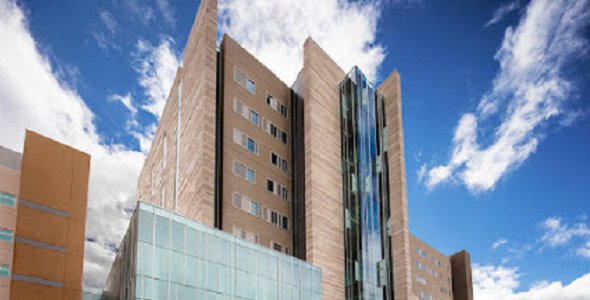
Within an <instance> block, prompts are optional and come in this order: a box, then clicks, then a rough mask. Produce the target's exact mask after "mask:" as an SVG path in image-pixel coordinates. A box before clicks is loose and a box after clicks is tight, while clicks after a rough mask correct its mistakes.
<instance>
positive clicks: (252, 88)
mask: <svg viewBox="0 0 590 300" xmlns="http://www.w3.org/2000/svg"><path fill="white" fill-rule="evenodd" d="M248 91H250V93H252V95H256V83H254V81H252V80H250V79H248Z"/></svg>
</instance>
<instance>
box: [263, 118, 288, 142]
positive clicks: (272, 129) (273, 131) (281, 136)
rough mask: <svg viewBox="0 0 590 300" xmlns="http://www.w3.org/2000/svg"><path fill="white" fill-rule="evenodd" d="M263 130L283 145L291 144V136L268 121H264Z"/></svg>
mask: <svg viewBox="0 0 590 300" xmlns="http://www.w3.org/2000/svg"><path fill="white" fill-rule="evenodd" d="M262 130H264V131H265V132H266V133H268V134H270V135H272V136H273V137H274V138H275V139H277V140H279V141H281V142H283V144H285V145H288V144H289V135H288V134H287V133H286V132H285V131H284V130H282V129H280V128H278V127H277V126H275V125H274V124H273V123H272V122H270V121H268V120H267V119H262Z"/></svg>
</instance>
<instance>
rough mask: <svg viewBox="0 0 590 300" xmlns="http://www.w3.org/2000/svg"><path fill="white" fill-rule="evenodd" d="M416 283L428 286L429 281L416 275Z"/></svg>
mask: <svg viewBox="0 0 590 300" xmlns="http://www.w3.org/2000/svg"><path fill="white" fill-rule="evenodd" d="M416 281H417V282H419V283H421V284H423V285H428V281H427V280H426V278H424V277H422V276H420V275H418V274H416Z"/></svg>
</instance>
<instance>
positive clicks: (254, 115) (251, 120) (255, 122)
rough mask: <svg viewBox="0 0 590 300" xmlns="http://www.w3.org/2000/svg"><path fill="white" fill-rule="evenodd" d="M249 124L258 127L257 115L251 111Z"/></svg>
mask: <svg viewBox="0 0 590 300" xmlns="http://www.w3.org/2000/svg"><path fill="white" fill-rule="evenodd" d="M250 122H252V123H253V124H254V125H256V126H258V113H257V112H255V111H253V110H250Z"/></svg>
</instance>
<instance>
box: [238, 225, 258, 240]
mask: <svg viewBox="0 0 590 300" xmlns="http://www.w3.org/2000/svg"><path fill="white" fill-rule="evenodd" d="M232 234H233V235H234V236H237V237H239V238H241V239H244V240H246V241H249V242H252V243H256V244H258V241H259V237H258V235H257V234H254V233H252V232H249V231H246V230H243V229H241V228H238V227H236V226H234V228H233V232H232Z"/></svg>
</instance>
